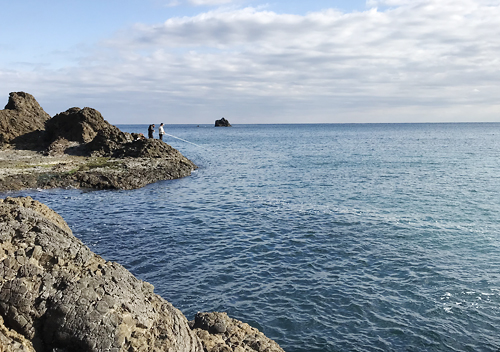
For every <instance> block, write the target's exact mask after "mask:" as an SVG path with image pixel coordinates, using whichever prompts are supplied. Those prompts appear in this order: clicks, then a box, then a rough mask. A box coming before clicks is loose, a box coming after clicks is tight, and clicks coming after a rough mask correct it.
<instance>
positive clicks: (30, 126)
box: [0, 92, 50, 147]
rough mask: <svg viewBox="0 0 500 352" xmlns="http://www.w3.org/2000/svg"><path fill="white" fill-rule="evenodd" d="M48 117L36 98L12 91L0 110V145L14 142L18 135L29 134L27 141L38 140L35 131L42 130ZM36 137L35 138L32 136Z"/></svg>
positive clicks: (34, 141) (35, 141)
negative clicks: (3, 107)
mask: <svg viewBox="0 0 500 352" xmlns="http://www.w3.org/2000/svg"><path fill="white" fill-rule="evenodd" d="M49 119H50V115H49V114H47V113H46V112H45V111H44V110H43V109H42V107H41V106H40V105H39V104H38V102H37V101H36V99H35V98H34V97H33V96H32V95H31V94H28V93H25V92H12V93H10V94H9V101H8V103H7V105H6V106H5V109H4V110H0V147H1V146H2V145H4V144H6V143H11V142H15V139H16V138H18V137H20V136H25V135H30V134H32V136H28V137H31V138H27V141H30V140H31V141H33V143H37V142H38V138H39V136H38V135H39V134H37V133H36V132H37V131H40V130H43V129H44V127H45V122H46V121H47V120H49ZM33 137H36V138H33Z"/></svg>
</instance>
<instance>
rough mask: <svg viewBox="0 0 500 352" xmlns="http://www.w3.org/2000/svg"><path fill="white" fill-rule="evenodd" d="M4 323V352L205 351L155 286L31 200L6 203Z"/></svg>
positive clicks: (1, 229) (1, 258) (2, 218)
mask: <svg viewBox="0 0 500 352" xmlns="http://www.w3.org/2000/svg"><path fill="white" fill-rule="evenodd" d="M0 316H1V318H2V319H3V321H4V322H3V324H2V323H1V321H0V342H1V343H2V346H14V347H13V350H18V351H20V350H23V349H21V347H19V346H25V350H26V351H32V348H34V349H35V350H36V351H37V352H45V351H47V352H48V351H58V352H69V351H75V352H79V351H85V352H87V351H96V352H97V351H179V352H181V351H186V352H202V351H203V347H202V345H201V342H200V340H199V339H198V337H197V336H196V334H195V333H194V331H192V330H191V329H190V327H189V325H188V321H187V319H186V318H185V317H184V315H183V314H182V313H181V312H180V311H179V310H177V309H176V308H174V307H173V306H172V305H171V304H170V303H169V302H167V301H165V300H164V299H163V298H161V297H159V296H158V295H156V294H155V293H154V292H153V286H152V285H150V284H148V283H146V282H143V281H141V280H138V279H137V278H135V277H134V276H133V275H132V274H131V273H130V272H128V271H127V270H126V269H125V268H124V267H122V266H121V265H119V264H117V263H114V262H109V261H106V260H104V259H103V258H101V257H100V256H98V255H96V254H94V253H92V251H90V249H89V248H88V247H86V246H85V245H84V244H83V243H82V242H80V241H79V240H78V239H77V238H75V237H74V236H73V234H72V233H71V230H70V229H69V227H68V225H67V224H66V222H65V221H64V220H63V219H62V218H61V217H60V216H59V215H58V214H57V213H56V212H54V211H53V210H51V209H49V208H48V207H47V206H45V205H44V204H41V203H39V202H37V201H34V200H33V199H31V198H30V197H26V198H6V199H0ZM16 346H17V348H16ZM0 347H1V346H0ZM23 348H24V347H23ZM0 350H1V348H0Z"/></svg>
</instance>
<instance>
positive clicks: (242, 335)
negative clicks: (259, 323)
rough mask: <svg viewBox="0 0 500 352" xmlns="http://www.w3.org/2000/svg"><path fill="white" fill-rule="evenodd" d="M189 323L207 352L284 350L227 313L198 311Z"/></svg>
mask: <svg viewBox="0 0 500 352" xmlns="http://www.w3.org/2000/svg"><path fill="white" fill-rule="evenodd" d="M189 324H190V325H191V327H192V328H193V330H194V331H195V332H196V334H197V335H198V337H199V338H200V340H201V342H202V344H203V348H204V349H205V351H206V352H284V351H283V349H282V348H281V347H280V346H279V345H278V344H277V343H276V342H275V341H273V340H271V339H269V338H267V337H266V336H265V335H264V334H263V333H261V332H260V331H259V330H257V329H255V328H252V327H251V326H250V325H248V324H246V323H242V322H241V321H239V320H236V319H232V318H230V317H228V316H227V314H226V313H219V312H212V313H198V314H196V316H195V318H194V321H190V322H189Z"/></svg>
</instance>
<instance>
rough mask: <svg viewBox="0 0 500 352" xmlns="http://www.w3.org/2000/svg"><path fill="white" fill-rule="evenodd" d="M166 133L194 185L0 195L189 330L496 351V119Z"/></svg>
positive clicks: (364, 346)
mask: <svg viewBox="0 0 500 352" xmlns="http://www.w3.org/2000/svg"><path fill="white" fill-rule="evenodd" d="M119 127H120V128H121V129H122V130H124V131H128V132H142V133H144V134H146V130H147V125H123V126H119ZM165 130H166V132H167V133H169V134H171V135H172V136H176V137H178V138H182V139H184V140H186V141H189V142H191V143H194V144H197V145H194V144H189V143H185V142H184V141H182V140H179V139H176V138H173V137H170V136H166V138H165V141H166V142H167V143H169V144H171V145H172V146H173V147H175V148H177V149H179V150H180V151H181V152H182V153H183V154H184V155H185V156H186V157H188V158H189V159H191V160H192V161H193V162H194V163H195V164H197V165H198V166H199V168H198V170H196V171H195V172H193V174H192V176H190V177H186V178H183V179H179V180H173V181H163V182H158V183H155V184H151V185H149V186H147V187H144V188H141V189H137V190H132V191H82V190H44V191H23V192H16V193H9V194H4V195H3V196H5V195H30V196H32V197H33V198H35V199H37V200H40V201H42V202H44V203H46V204H47V205H49V206H50V207H52V208H53V209H55V210H56V211H57V212H59V213H60V214H61V215H62V216H63V217H64V218H65V220H66V221H67V222H68V224H69V225H70V227H71V228H72V230H73V232H74V234H75V235H76V236H77V237H78V238H80V239H81V240H82V241H83V242H84V243H85V244H87V245H88V246H89V247H90V248H91V249H92V250H93V251H94V252H96V253H98V254H100V255H101V256H103V257H104V258H105V259H107V260H112V261H117V262H119V263H121V264H122V265H124V266H125V267H126V268H128V269H129V270H130V271H131V272H132V273H133V274H134V275H136V276H137V277H139V278H140V279H143V280H146V281H149V282H150V283H152V284H153V285H154V286H155V292H156V293H158V294H159V295H161V296H162V297H164V298H165V299H167V300H168V301H170V302H171V303H172V304H173V305H174V306H176V307H177V308H179V309H180V310H181V311H182V312H183V313H184V314H185V315H186V316H187V317H188V319H192V318H193V316H194V314H195V313H196V312H198V311H224V312H227V313H228V314H229V316H231V317H234V318H237V319H239V320H242V321H244V322H247V323H249V324H250V325H252V326H254V327H256V328H258V329H260V330H261V331H263V332H264V333H265V334H266V335H267V336H268V337H270V338H272V339H274V340H276V341H277V342H278V343H279V344H280V345H281V346H282V347H283V348H284V349H285V350H286V351H287V352H316V351H317V352H327V351H497V350H498V349H499V348H500V331H499V327H500V196H499V193H500V192H499V191H500V124H486V123H485V124H326V125H235V126H233V127H232V128H214V127H213V125H210V126H208V125H200V126H197V125H169V126H166V128H165Z"/></svg>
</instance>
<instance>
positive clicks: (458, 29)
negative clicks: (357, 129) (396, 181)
mask: <svg viewBox="0 0 500 352" xmlns="http://www.w3.org/2000/svg"><path fill="white" fill-rule="evenodd" d="M1 8H2V13H3V14H4V15H3V19H2V21H0V53H1V55H0V104H1V99H2V98H1V97H3V99H4V104H6V103H7V100H8V94H9V92H12V91H25V92H28V93H30V94H32V95H34V96H35V98H36V99H37V100H38V101H39V103H40V104H41V105H42V107H43V108H44V109H45V110H46V111H47V112H48V113H49V114H50V115H55V114H57V113H59V112H61V111H65V110H66V109H68V108H70V107H73V106H79V107H84V106H89V107H93V108H95V109H97V110H99V111H100V112H101V113H102V114H103V115H104V117H105V118H106V119H107V120H108V121H110V122H111V123H114V124H121V123H150V122H165V123H167V124H170V123H195V124H202V123H209V124H211V123H213V121H215V119H218V118H220V117H222V116H224V117H226V118H227V119H228V120H229V121H230V122H231V123H233V124H238V123H344V122H346V123H349V122H462V121H472V122H474V121H478V122H479V121H500V103H499V99H498V92H499V91H500V89H499V88H500V87H499V85H500V77H499V76H500V59H499V58H500V44H498V43H499V42H498V38H499V34H500V33H499V32H500V26H498V18H500V3H499V2H498V1H492V0H453V1H452V0H368V1H357V0H354V1H333V0H332V1H326V0H325V1H323V0H318V1H269V2H263V1H258V0H120V1H119V0H86V1H77V0H64V1H63V0H51V1H47V2H41V1H39V0H36V1H35V0H29V1H28V0H18V1H3V2H2V4H1Z"/></svg>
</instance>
